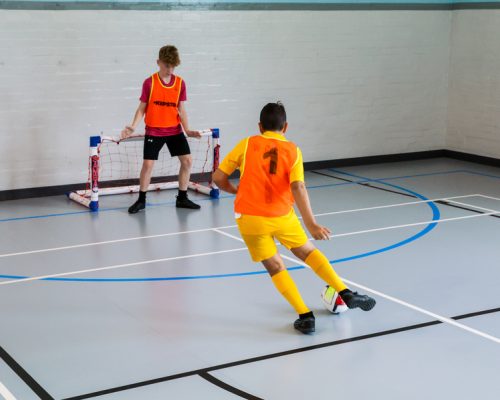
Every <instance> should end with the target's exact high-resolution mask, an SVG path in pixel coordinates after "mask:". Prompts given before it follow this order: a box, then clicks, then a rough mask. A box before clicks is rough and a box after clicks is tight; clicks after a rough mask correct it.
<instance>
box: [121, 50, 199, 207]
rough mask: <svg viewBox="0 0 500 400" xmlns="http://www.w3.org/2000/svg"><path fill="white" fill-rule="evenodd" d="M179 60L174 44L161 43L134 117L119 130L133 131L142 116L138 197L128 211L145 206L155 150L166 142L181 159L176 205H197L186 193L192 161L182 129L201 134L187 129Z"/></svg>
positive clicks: (189, 132) (197, 136)
mask: <svg viewBox="0 0 500 400" xmlns="http://www.w3.org/2000/svg"><path fill="white" fill-rule="evenodd" d="M180 63H181V61H180V58H179V52H178V50H177V48H176V47H174V46H163V47H162V48H161V49H160V52H159V56H158V60H157V64H158V68H159V71H158V72H156V73H155V74H153V75H152V76H150V77H149V78H147V79H146V80H145V81H144V83H143V85H142V94H141V97H140V103H139V107H138V108H137V111H136V112H135V115H134V119H133V120H132V123H131V124H130V125H127V126H126V127H125V128H124V129H123V131H122V137H127V136H130V135H132V134H133V133H134V132H135V128H136V126H137V125H138V124H139V122H140V121H141V120H142V118H143V117H144V120H145V122H146V136H145V138H144V157H143V158H144V161H143V163H142V169H141V176H140V191H139V198H138V199H137V201H136V202H135V203H134V204H132V205H131V206H130V208H129V209H128V212H129V213H131V214H135V213H137V212H139V211H141V210H144V209H145V208H146V192H147V190H148V186H149V183H150V182H151V174H152V172H153V167H154V163H155V161H156V160H158V154H159V153H160V150H161V149H162V148H163V146H164V145H165V144H166V145H167V147H168V150H169V152H170V155H171V156H172V157H178V158H179V161H180V169H179V193H178V195H177V201H176V207H178V208H189V209H199V208H200V206H199V205H198V204H195V203H193V202H192V201H191V200H189V198H188V196H187V187H188V183H189V177H190V174H191V166H192V164H193V161H192V157H191V151H190V149H189V143H188V141H187V140H186V137H185V136H184V132H185V133H186V135H187V136H190V137H195V138H200V137H201V134H200V132H198V131H192V130H190V129H189V121H188V116H187V112H186V106H185V105H184V102H185V101H186V100H187V96H186V83H185V82H184V80H183V79H182V78H181V77H180V76H178V75H174V69H175V68H176V67H177V66H178V65H179V64H180ZM183 129H184V130H183Z"/></svg>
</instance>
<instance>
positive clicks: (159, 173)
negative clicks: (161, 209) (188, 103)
mask: <svg viewBox="0 0 500 400" xmlns="http://www.w3.org/2000/svg"><path fill="white" fill-rule="evenodd" d="M201 135H202V136H201V138H200V139H196V138H191V137H188V138H187V140H188V142H189V147H190V149H191V156H192V158H193V166H192V168H191V181H190V182H189V185H188V188H189V189H191V190H195V191H197V192H200V193H203V194H206V195H208V196H211V197H213V198H217V197H219V189H217V187H216V186H215V184H214V183H212V173H213V172H214V171H215V170H216V169H217V167H218V166H219V148H220V139H219V130H218V129H207V130H204V131H201ZM143 147H144V135H134V136H130V137H128V138H126V139H121V138H120V137H111V136H91V137H90V154H89V173H88V180H87V185H86V188H85V189H83V190H77V191H75V192H71V193H68V197H69V198H70V199H72V200H74V201H76V202H78V203H80V204H82V205H84V206H85V207H88V208H90V209H91V210H92V211H97V210H98V209H99V196H105V195H111V194H123V193H134V192H138V191H139V175H140V173H141V167H142V161H143ZM165 147H166V146H165ZM179 167H180V163H179V159H178V158H177V157H171V156H170V153H169V152H168V150H167V149H166V148H163V149H162V150H161V151H160V155H159V157H158V161H156V162H155V166H154V169H153V174H152V178H151V184H150V185H149V187H148V189H147V190H148V191H152V190H163V189H177V188H178V187H179V182H178V180H177V179H178V173H179Z"/></svg>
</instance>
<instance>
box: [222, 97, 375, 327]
mask: <svg viewBox="0 0 500 400" xmlns="http://www.w3.org/2000/svg"><path fill="white" fill-rule="evenodd" d="M287 128H288V123H287V122H286V112H285V108H284V106H283V105H282V104H281V103H279V102H278V103H269V104H267V105H266V106H265V107H264V108H263V109H262V111H261V113H260V122H259V129H260V132H261V135H257V136H251V137H248V138H246V139H243V140H242V141H241V142H240V143H238V145H236V147H235V148H234V149H233V150H231V152H230V153H229V154H228V155H227V156H226V157H225V158H224V160H223V161H222V163H221V164H220V165H219V168H218V169H217V171H215V173H214V175H213V180H214V182H215V183H216V184H217V185H218V186H219V188H220V189H222V190H224V191H226V192H229V193H233V194H236V199H235V202H234V210H235V215H236V221H237V224H238V228H239V231H240V234H241V236H242V238H243V240H244V241H245V243H246V245H247V247H248V250H249V252H250V255H251V257H252V260H253V261H256V262H262V264H263V265H264V267H265V268H266V269H267V271H268V272H269V275H270V276H271V279H272V281H273V283H274V285H275V286H276V289H277V290H278V291H279V292H280V293H281V294H282V295H283V297H285V299H286V300H287V301H288V302H289V303H290V305H291V306H292V307H293V308H294V309H295V311H296V312H297V314H299V318H298V319H297V320H296V321H295V323H294V327H295V329H297V330H299V331H300V332H302V333H312V332H314V331H315V319H314V314H313V312H312V311H311V310H309V308H308V307H307V306H306V304H305V303H304V301H303V300H302V297H301V295H300V293H299V291H298V289H297V286H296V285H295V282H294V281H293V279H292V277H291V276H290V274H289V273H288V271H287V269H286V268H285V265H284V263H283V260H282V258H281V256H280V254H279V253H278V249H277V247H276V244H275V241H274V239H277V240H278V241H279V242H280V243H281V244H282V245H284V246H285V247H286V248H288V249H290V250H291V252H292V253H293V254H294V255H295V256H296V257H298V258H300V259H301V260H302V261H304V262H305V263H306V264H307V265H308V266H309V267H311V269H312V270H313V271H314V272H315V273H316V274H317V275H318V276H319V277H320V278H321V279H323V280H324V281H325V282H326V283H327V284H328V285H329V286H331V287H333V288H334V289H335V290H336V291H337V292H338V293H339V295H340V296H341V298H342V299H343V300H344V302H345V303H346V305H347V307H349V308H358V307H359V308H361V309H362V310H365V311H368V310H371V309H372V308H373V307H374V306H375V300H374V299H372V298H371V297H368V296H366V295H360V294H358V293H356V292H352V291H351V290H349V289H348V288H347V286H346V285H345V284H344V282H342V280H341V279H340V277H339V276H338V275H337V274H336V272H335V270H334V269H333V268H332V266H331V265H330V262H329V261H328V258H326V257H325V255H324V254H323V253H322V252H321V251H319V250H318V249H317V248H316V247H315V246H314V245H313V244H312V243H311V242H310V241H309V239H308V238H307V235H306V233H305V232H304V229H303V228H302V226H301V224H300V222H299V219H298V218H297V215H296V214H295V212H294V209H293V204H294V202H295V203H296V204H297V208H298V209H299V211H300V214H301V215H302V218H303V221H304V224H305V226H306V227H307V230H308V231H309V232H310V233H311V235H312V236H313V238H314V239H316V240H327V239H330V236H329V235H330V233H331V232H330V230H329V229H328V228H326V227H324V226H321V225H319V224H318V223H317V222H316V220H315V218H314V215H313V213H312V209H311V205H310V202H309V195H308V193H307V190H306V187H305V184H304V166H303V162H302V153H301V151H300V149H299V148H298V147H297V145H295V144H294V143H292V142H289V141H288V140H287V139H286V138H285V132H286V130H287ZM236 169H239V170H240V184H239V186H238V187H235V186H234V185H233V184H232V183H231V182H230V181H229V176H230V175H231V174H232V173H233V172H234V171H235V170H236Z"/></svg>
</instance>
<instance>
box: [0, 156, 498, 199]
mask: <svg viewBox="0 0 500 400" xmlns="http://www.w3.org/2000/svg"><path fill="white" fill-rule="evenodd" d="M438 157H448V158H453V159H456V160H462V161H468V162H473V163H476V164H483V165H490V166H494V167H500V159H498V158H492V157H484V156H478V155H476V154H469V153H462V152H459V151H453V150H430V151H419V152H414V153H401V154H387V155H379V156H368V157H354V158H342V159H338V160H325V161H310V162H306V163H304V169H305V170H306V171H312V170H317V169H326V168H339V167H352V166H356V165H368V164H382V163H390V162H401V161H412V160H425V159H429V158H438ZM238 177H239V172H238V171H236V172H235V173H234V174H233V175H231V178H238ZM193 179H194V180H198V181H206V180H208V175H207V174H205V175H204V176H200V174H195V175H194V176H193ZM172 180H175V177H162V178H156V179H153V183H155V182H166V181H172ZM138 182H139V181H138V180H131V181H126V182H125V181H112V182H109V183H108V185H107V186H119V185H124V184H127V185H129V184H130V185H131V184H134V185H135V184H138ZM85 185H86V184H85V183H79V184H70V185H59V186H45V187H36V188H27V189H14V190H3V191H0V201H4V200H19V199H28V198H33V197H46V196H60V195H62V194H66V193H68V192H72V191H75V190H80V189H83V188H85Z"/></svg>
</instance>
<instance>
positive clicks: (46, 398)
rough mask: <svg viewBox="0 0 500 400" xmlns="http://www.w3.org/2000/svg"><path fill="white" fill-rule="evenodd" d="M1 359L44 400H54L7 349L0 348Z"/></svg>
mask: <svg viewBox="0 0 500 400" xmlns="http://www.w3.org/2000/svg"><path fill="white" fill-rule="evenodd" d="M0 357H1V358H2V360H3V361H4V362H5V363H6V364H7V365H8V366H9V367H10V369H12V371H14V372H15V373H16V375H17V376H18V377H19V378H21V379H22V380H23V381H24V383H26V385H28V386H29V387H30V389H31V390H33V392H35V393H36V395H37V396H38V397H39V398H40V399H42V400H54V398H53V397H52V396H51V395H50V394H49V393H47V391H46V390H45V389H44V388H43V387H42V386H40V384H39V383H38V382H37V381H35V379H34V378H33V377H32V376H31V375H30V374H28V372H26V370H25V369H24V368H23V367H21V366H20V365H19V363H18V362H17V361H16V360H14V359H13V358H12V356H11V355H10V354H9V353H7V352H6V351H5V349H4V348H3V347H2V346H0Z"/></svg>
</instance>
